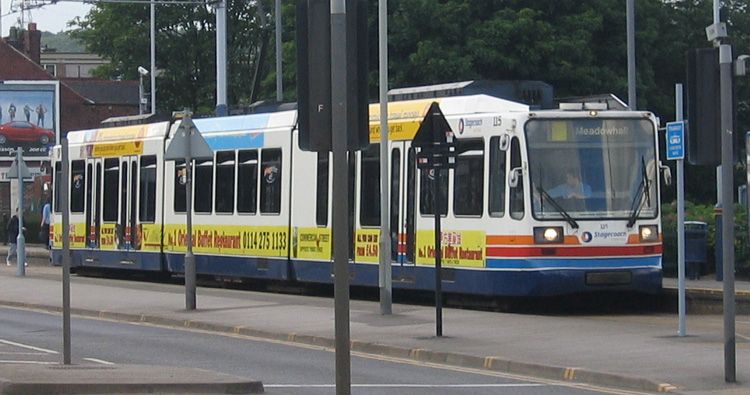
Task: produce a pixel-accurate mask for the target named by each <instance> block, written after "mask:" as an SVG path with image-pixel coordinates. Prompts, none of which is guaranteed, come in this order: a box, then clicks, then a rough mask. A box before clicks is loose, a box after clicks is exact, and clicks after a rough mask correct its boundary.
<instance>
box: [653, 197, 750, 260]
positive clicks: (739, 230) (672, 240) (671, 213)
mask: <svg viewBox="0 0 750 395" xmlns="http://www.w3.org/2000/svg"><path fill="white" fill-rule="evenodd" d="M661 213H662V236H663V242H664V254H663V259H664V269H665V272H667V273H668V274H674V273H676V267H677V203H676V202H672V203H666V204H663V205H662V206H661ZM685 221H700V222H705V223H706V224H708V227H707V228H708V235H707V236H708V237H707V257H706V258H707V263H708V267H709V268H713V267H714V260H715V259H714V257H715V251H716V248H717V245H716V232H717V229H716V213H715V209H714V206H713V205H704V204H695V203H693V202H690V201H686V202H685ZM719 231H721V230H720V229H719ZM718 247H719V248H720V246H718ZM734 250H735V252H734V253H735V257H734V258H735V265H736V271H737V272H738V273H742V274H750V245H749V243H748V224H747V208H746V207H745V206H744V205H741V204H735V206H734Z"/></svg>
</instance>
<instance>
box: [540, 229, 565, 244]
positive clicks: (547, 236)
mask: <svg viewBox="0 0 750 395" xmlns="http://www.w3.org/2000/svg"><path fill="white" fill-rule="evenodd" d="M563 237H564V235H563V228H562V226H546V227H538V228H534V243H537V244H553V243H558V244H559V243H562V242H563Z"/></svg>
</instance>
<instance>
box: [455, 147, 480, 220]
mask: <svg viewBox="0 0 750 395" xmlns="http://www.w3.org/2000/svg"><path fill="white" fill-rule="evenodd" d="M464 144H465V146H466V148H467V149H468V150H467V151H466V152H464V153H462V154H461V155H459V156H458V158H457V159H456V170H455V171H454V179H453V212H454V213H455V214H456V215H480V216H481V215H482V211H483V207H482V206H483V202H484V182H483V181H484V141H483V140H481V139H476V140H466V141H465V142H464Z"/></svg>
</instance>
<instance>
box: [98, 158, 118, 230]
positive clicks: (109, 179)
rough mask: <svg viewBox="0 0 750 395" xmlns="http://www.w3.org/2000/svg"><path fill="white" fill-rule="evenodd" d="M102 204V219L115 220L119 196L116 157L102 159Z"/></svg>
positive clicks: (106, 220)
mask: <svg viewBox="0 0 750 395" xmlns="http://www.w3.org/2000/svg"><path fill="white" fill-rule="evenodd" d="M102 184H103V188H104V192H103V194H104V199H103V200H104V204H103V208H102V210H103V211H104V215H103V216H102V219H103V220H104V221H105V222H116V221H117V201H118V200H117V198H118V196H120V162H119V160H117V159H105V160H104V181H103V183H102Z"/></svg>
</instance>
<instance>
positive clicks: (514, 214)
mask: <svg viewBox="0 0 750 395" xmlns="http://www.w3.org/2000/svg"><path fill="white" fill-rule="evenodd" d="M510 167H511V169H517V168H520V167H521V147H520V145H519V143H518V138H517V137H514V138H513V140H511V142H510ZM524 211H525V208H524V204H523V177H518V185H516V187H515V188H511V189H510V217H511V218H513V219H521V218H523V215H524Z"/></svg>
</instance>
